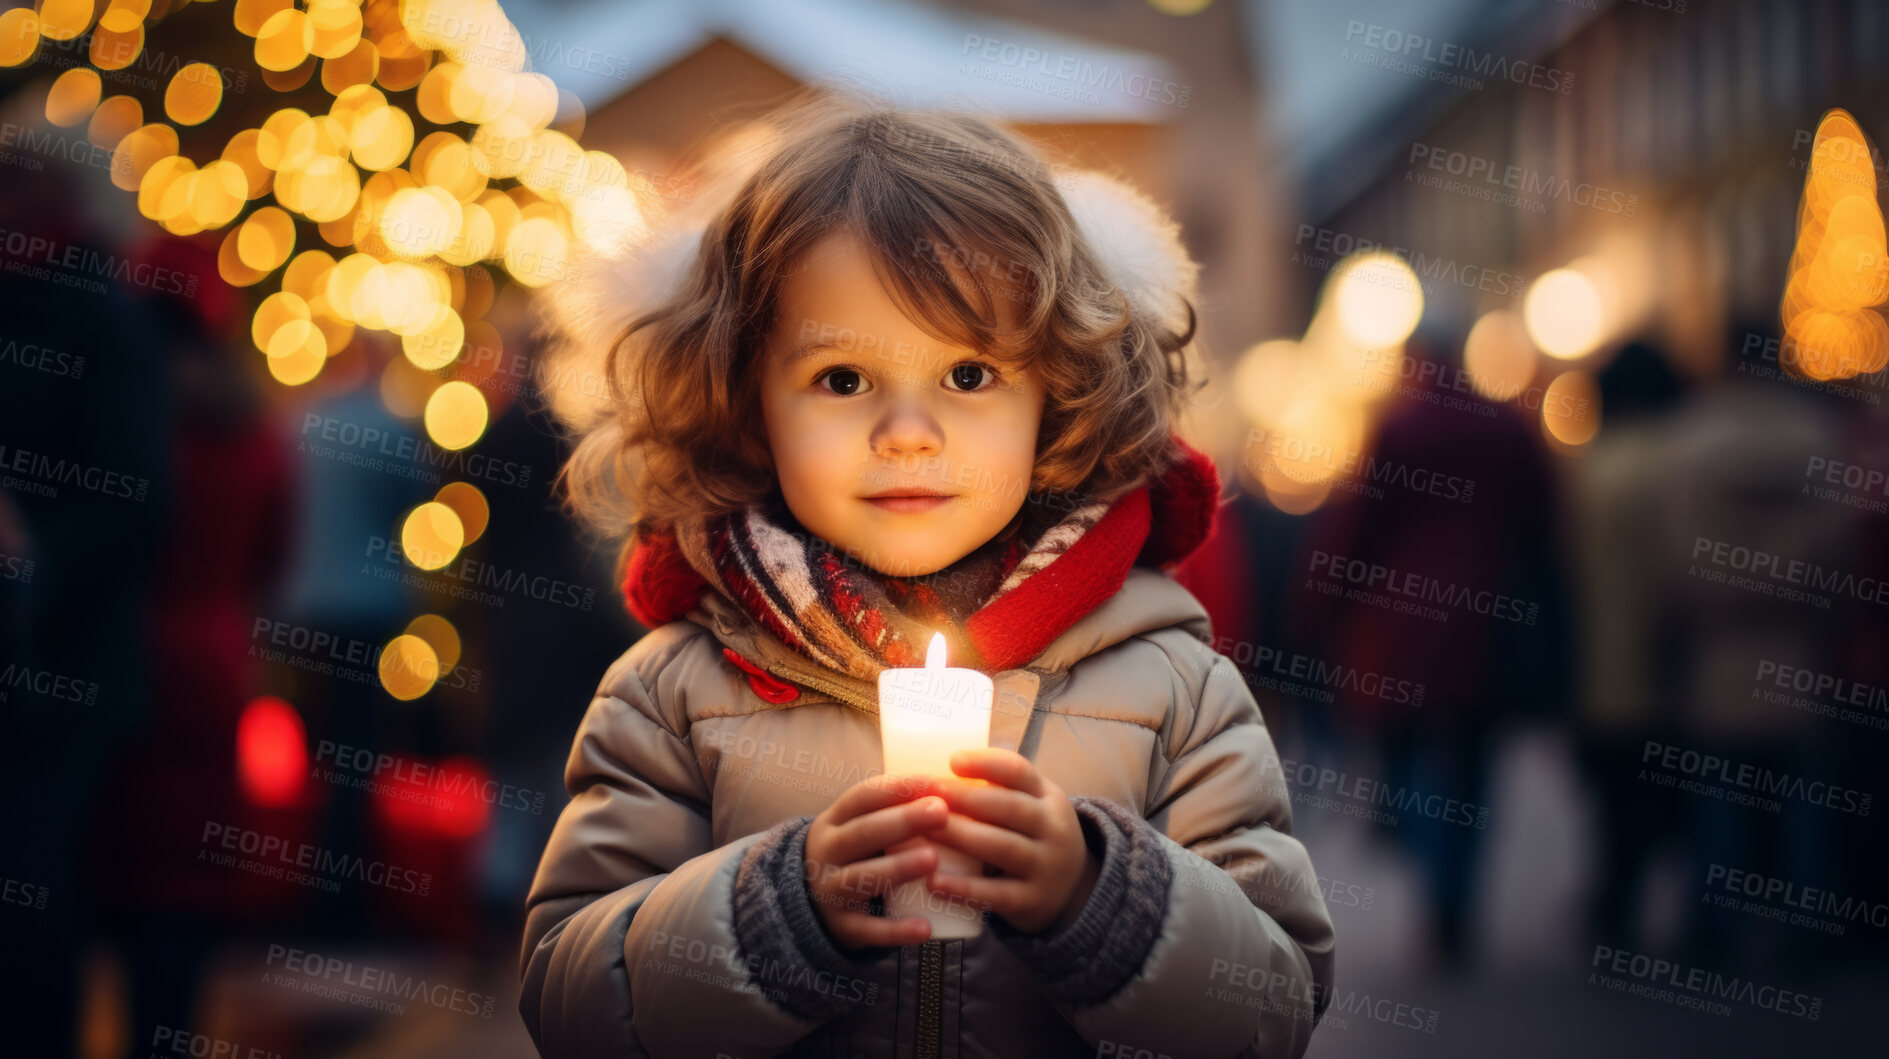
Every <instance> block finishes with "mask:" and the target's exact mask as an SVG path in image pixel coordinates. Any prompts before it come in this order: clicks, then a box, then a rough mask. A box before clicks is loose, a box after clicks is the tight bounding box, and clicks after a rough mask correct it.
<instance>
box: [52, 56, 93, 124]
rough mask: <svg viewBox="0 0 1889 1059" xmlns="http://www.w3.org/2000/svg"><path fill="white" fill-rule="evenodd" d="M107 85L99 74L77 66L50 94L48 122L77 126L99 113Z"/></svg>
mask: <svg viewBox="0 0 1889 1059" xmlns="http://www.w3.org/2000/svg"><path fill="white" fill-rule="evenodd" d="M103 91H104V82H103V81H101V80H100V79H99V76H98V71H97V70H94V69H92V68H91V67H88V66H74V67H73V68H72V69H70V70H67V71H66V72H65V73H62V74H60V75H59V76H58V77H57V78H56V79H54V81H53V83H52V88H51V89H50V90H48V91H47V93H46V120H47V121H50V122H52V123H53V124H54V125H77V124H78V123H79V122H81V121H85V120H87V119H88V118H90V117H91V116H92V113H93V112H94V111H96V110H97V109H98V101H99V96H100V95H101V94H102V93H103Z"/></svg>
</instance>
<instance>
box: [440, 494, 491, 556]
mask: <svg viewBox="0 0 1889 1059" xmlns="http://www.w3.org/2000/svg"><path fill="white" fill-rule="evenodd" d="M433 499H435V500H438V501H439V502H440V503H442V504H445V505H446V506H447V507H450V508H452V509H453V511H454V512H455V513H456V514H458V516H459V523H460V525H462V526H464V527H465V530H466V543H467V544H471V543H472V542H473V541H476V540H478V539H479V537H480V536H482V535H483V534H484V533H485V524H486V522H487V520H489V519H490V518H491V517H492V509H491V507H490V506H489V505H488V504H487V503H486V501H485V494H484V493H481V492H479V487H478V486H476V485H473V484H472V483H471V482H447V483H446V484H445V485H443V486H441V487H440V491H439V494H438V495H437V496H435V497H434V498H433Z"/></svg>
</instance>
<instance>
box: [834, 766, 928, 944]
mask: <svg viewBox="0 0 1889 1059" xmlns="http://www.w3.org/2000/svg"><path fill="white" fill-rule="evenodd" d="M932 786H933V784H932V783H931V781H929V780H927V779H924V778H923V777H917V776H873V777H872V778H870V779H866V780H861V781H860V782H858V783H855V784H853V785H852V786H851V787H848V788H847V789H846V790H845V791H843V792H841V793H840V796H839V797H838V798H836V799H834V801H833V804H832V805H829V806H827V807H826V811H825V812H823V813H821V814H820V815H819V816H816V817H814V819H813V824H812V826H811V827H809V828H808V829H807V855H806V860H807V891H808V893H809V894H811V895H812V897H813V907H814V908H815V909H816V910H817V911H818V912H819V914H820V919H821V921H822V922H824V923H825V924H826V929H827V933H829V934H831V935H833V940H834V941H836V942H838V943H839V944H840V945H841V946H842V947H845V948H849V949H857V948H864V947H866V946H869V945H915V944H917V943H919V942H921V941H924V940H925V939H927V938H929V937H931V924H930V923H928V922H926V921H925V919H924V918H923V917H921V916H898V917H896V918H894V917H887V916H875V915H873V914H872V913H871V911H869V906H870V905H871V902H872V898H873V895H875V894H882V893H885V892H886V891H888V890H890V889H892V888H893V887H895V886H897V885H898V884H900V883H902V882H905V881H907V880H910V879H922V878H924V877H925V875H926V874H927V873H929V872H930V871H931V870H932V869H933V868H935V867H937V866H938V851H937V850H936V849H935V848H933V847H932V846H930V845H924V846H920V847H918V848H916V849H908V850H905V851H903V852H901V853H893V854H887V853H885V850H886V849H887V848H888V847H891V846H896V845H898V844H899V843H901V842H904V841H905V840H906V839H909V838H915V837H917V836H919V835H923V834H925V833H926V832H928V831H931V830H934V829H936V828H938V827H941V826H943V825H944V822H945V817H946V815H947V813H946V810H945V803H944V800H943V799H942V798H934V797H926V795H929V794H930V793H931V788H932Z"/></svg>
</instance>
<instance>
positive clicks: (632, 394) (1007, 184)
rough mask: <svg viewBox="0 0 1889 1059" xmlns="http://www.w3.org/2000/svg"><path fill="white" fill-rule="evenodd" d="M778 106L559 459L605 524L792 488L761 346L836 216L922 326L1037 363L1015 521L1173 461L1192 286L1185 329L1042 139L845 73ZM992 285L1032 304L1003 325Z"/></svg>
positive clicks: (607, 528) (644, 524) (574, 496)
mask: <svg viewBox="0 0 1889 1059" xmlns="http://www.w3.org/2000/svg"><path fill="white" fill-rule="evenodd" d="M771 124H772V126H773V131H774V135H773V137H772V138H771V140H770V141H769V146H768V149H767V153H766V154H765V156H764V157H763V158H762V159H761V160H760V162H759V165H758V167H756V168H755V169H754V171H753V172H752V174H751V175H750V176H748V177H747V179H746V180H745V181H744V182H743V183H741V184H740V185H739V186H738V188H737V189H736V190H735V192H734V194H733V197H732V199H731V200H730V201H729V203H728V204H727V206H726V207H725V208H723V209H721V210H720V211H719V212H718V213H716V214H715V215H714V216H713V217H712V218H711V219H710V220H709V222H708V224H707V228H706V231H705V232H704V234H703V236H702V239H701V243H700V247H699V251H698V252H697V253H695V254H694V257H693V261H692V263H691V264H689V265H688V267H687V271H686V274H685V275H684V276H683V277H682V278H681V282H680V284H679V286H678V287H677V288H676V291H675V293H674V295H673V296H672V297H669V298H667V299H665V300H663V301H662V302H661V304H659V305H656V306H655V307H654V308H653V309H651V310H650V311H647V312H644V313H642V314H640V315H638V316H637V317H636V318H635V319H633V320H632V321H631V322H630V323H629V325H628V327H626V328H625V329H624V330H623V331H622V333H621V334H620V335H618V336H617V337H616V340H615V342H614V343H613V344H612V345H611V346H610V349H609V353H608V358H607V362H606V365H605V367H604V370H603V373H602V377H603V380H604V383H605V384H606V385H607V389H608V395H607V396H608V400H607V401H606V402H604V403H603V404H602V405H601V406H600V411H599V412H598V413H597V414H595V415H594V416H593V417H592V418H591V421H589V422H584V423H574V424H573V425H574V426H576V427H577V428H578V433H579V434H580V437H579V438H578V440H577V444H576V447H575V449H574V451H573V453H572V455H571V458H570V460H569V461H568V462H567V463H566V465H565V467H564V469H563V471H562V473H561V475H560V481H561V484H562V486H563V488H564V491H565V496H566V499H567V501H568V503H569V505H570V506H571V508H572V509H573V510H574V511H575V512H576V513H577V514H578V515H580V516H581V517H583V518H585V519H586V520H587V521H589V522H590V523H591V524H592V525H593V526H595V527H596V528H597V529H599V530H600V531H602V532H603V533H605V534H606V535H607V536H613V537H614V536H620V535H622V534H624V533H625V532H626V531H628V530H632V529H634V530H635V531H637V532H638V533H639V534H640V533H648V532H652V531H660V530H664V529H667V528H669V527H671V526H673V525H674V524H675V523H676V522H678V521H680V520H682V519H685V518H688V517H694V516H710V515H715V514H720V513H724V512H732V511H736V510H739V509H742V508H744V507H747V506H748V505H751V504H754V503H757V502H760V501H764V500H766V499H767V498H768V497H769V495H770V494H771V493H772V492H774V491H776V490H778V488H779V485H778V482H777V481H776V480H775V478H774V476H773V473H772V471H771V461H770V459H769V455H768V449H767V440H766V436H765V433H764V430H763V425H762V420H761V415H760V392H759V391H760V384H759V379H760V377H761V373H760V371H758V370H757V365H756V358H757V357H758V356H760V355H761V351H762V349H763V348H764V346H763V343H764V340H765V338H766V336H767V334H768V332H769V331H770V330H771V328H772V327H773V325H774V322H775V311H776V303H777V300H778V297H779V292H780V290H781V286H782V280H783V277H784V276H785V275H787V274H788V273H789V271H790V270H791V269H792V268H793V267H794V265H795V262H796V259H797V258H798V257H799V256H800V255H801V254H802V253H803V252H804V251H805V250H806V249H807V248H808V247H809V246H811V245H813V243H815V242H816V241H818V240H819V239H820V238H821V237H823V236H825V235H827V234H828V233H831V232H834V231H837V230H842V229H844V230H848V231H850V232H851V233H852V234H853V235H855V236H856V237H858V238H859V239H860V240H861V242H862V243H864V245H865V246H866V247H867V249H868V252H869V253H870V255H871V257H872V259H873V264H874V270H875V272H876V273H877V274H878V275H879V278H880V282H881V283H883V284H884V285H885V288H886V290H887V292H888V293H889V294H890V295H891V296H892V297H893V299H894V300H895V301H896V302H897V303H898V304H899V306H900V308H901V309H902V310H904V311H905V312H906V315H907V316H908V317H909V318H910V319H912V320H913V321H914V322H915V323H918V324H919V325H921V326H922V327H924V329H925V330H926V331H928V332H929V333H931V334H933V335H935V336H937V337H939V338H940V339H943V340H947V341H950V342H953V343H956V344H959V345H963V346H966V347H969V348H975V349H978V350H980V351H982V352H985V353H987V354H989V355H991V356H993V357H998V358H1002V359H1005V360H1008V361H1014V362H1021V363H1025V364H1033V365H1034V366H1035V367H1036V368H1038V369H1039V370H1040V372H1041V378H1042V379H1043V382H1044V384H1045V388H1046V391H1047V392H1046V398H1045V401H1044V406H1043V421H1042V424H1041V427H1040V428H1039V430H1038V435H1037V451H1036V457H1035V464H1034V469H1033V472H1032V475H1031V481H1030V492H1031V497H1030V500H1029V502H1027V503H1026V504H1025V505H1024V507H1025V511H1021V512H1019V515H1018V519H1016V520H1013V521H1012V523H1011V525H1010V526H1009V527H1007V528H1006V529H1005V530H1004V531H1003V533H1002V534H1000V536H1006V535H1008V534H1010V533H1012V532H1015V531H1016V529H1017V527H1018V525H1019V524H1020V523H1021V522H1022V520H1023V519H1024V518H1025V516H1026V514H1030V513H1032V509H1033V508H1034V509H1037V510H1035V512H1034V513H1035V514H1036V515H1037V516H1038V517H1039V518H1041V514H1042V511H1041V509H1042V507H1043V503H1044V501H1043V499H1042V498H1046V497H1047V498H1054V497H1061V498H1062V500H1061V502H1060V503H1059V504H1057V505H1056V506H1058V507H1060V509H1061V510H1064V511H1066V510H1068V509H1069V507H1070V506H1071V505H1070V502H1069V499H1068V498H1070V497H1072V496H1074V497H1080V498H1082V499H1083V500H1084V501H1103V502H1106V501H1109V500H1112V499H1114V498H1116V497H1118V496H1120V495H1122V494H1124V493H1127V492H1129V491H1131V490H1133V489H1135V488H1136V487H1138V486H1140V485H1142V484H1144V483H1146V482H1148V481H1151V480H1153V479H1154V478H1156V477H1158V476H1159V475H1160V474H1161V473H1162V472H1163V471H1165V470H1166V469H1167V467H1168V466H1169V465H1170V464H1171V463H1172V462H1173V460H1174V459H1175V450H1174V448H1173V447H1172V445H1171V442H1170V440H1169V439H1170V434H1171V431H1172V429H1173V424H1174V421H1175V420H1176V419H1177V417H1178V416H1179V414H1180V412H1181V411H1182V407H1183V403H1184V401H1185V398H1186V396H1187V395H1188V394H1189V393H1190V392H1191V389H1193V388H1196V387H1190V384H1189V379H1188V368H1187V361H1186V351H1187V349H1188V346H1189V344H1190V343H1191V342H1192V341H1193V338H1194V331H1195V315H1194V308H1193V306H1192V305H1191V304H1187V305H1186V310H1187V312H1186V317H1187V323H1186V326H1185V328H1184V329H1183V330H1181V331H1179V332H1176V331H1173V330H1171V329H1169V328H1167V327H1164V326H1162V325H1161V323H1160V322H1158V321H1155V320H1150V319H1145V318H1143V317H1142V316H1141V315H1139V314H1135V313H1131V311H1130V304H1129V300H1128V298H1127V296H1126V294H1125V293H1124V292H1123V291H1122V290H1121V288H1120V287H1118V286H1117V285H1116V284H1115V283H1114V282H1113V281H1111V280H1110V279H1109V278H1108V276H1107V275H1106V274H1105V272H1104V269H1103V266H1102V265H1101V263H1100V261H1099V260H1098V258H1097V257H1096V255H1095V253H1094V251H1093V250H1092V249H1091V248H1090V247H1089V246H1088V245H1087V244H1086V243H1085V241H1084V239H1083V238H1082V235H1081V232H1080V230H1079V228H1078V226H1077V224H1076V222H1075V220H1074V218H1073V217H1072V215H1071V213H1070V210H1069V207H1068V205H1067V204H1066V203H1065V201H1064V199H1063V197H1062V195H1061V193H1060V192H1059V191H1058V190H1057V186H1056V183H1055V180H1054V174H1053V173H1052V172H1051V170H1050V168H1049V166H1048V165H1047V164H1046V163H1045V162H1044V161H1043V160H1042V159H1041V158H1040V157H1039V156H1038V154H1037V153H1036V152H1035V150H1034V149H1033V148H1032V147H1031V146H1030V145H1029V144H1028V143H1027V142H1025V141H1024V140H1023V139H1022V138H1021V137H1019V136H1017V135H1015V134H1013V133H1011V132H1009V131H1007V130H1005V129H1003V128H1001V127H999V126H998V125H997V124H996V123H994V122H993V121H990V120H987V119H985V118H983V117H980V116H977V115H974V114H969V113H963V112H932V111H912V110H906V109H901V108H898V107H895V106H891V105H887V104H885V103H883V102H879V101H875V100H871V99H866V98H862V97H860V96H857V95H851V94H846V93H839V92H833V91H818V92H813V91H809V92H807V93H805V94H803V95H802V96H801V97H800V98H798V99H796V100H794V101H793V102H792V103H791V104H790V105H789V106H787V107H786V108H783V110H782V111H780V112H777V113H776V115H775V116H774V118H773V120H772V123H771ZM998 297H1004V298H1010V299H1012V300H1014V301H1015V302H1016V303H1017V306H1018V311H1017V314H1016V318H1017V320H1018V326H1017V327H1016V328H1014V329H1013V330H1012V331H1010V332H1008V333H1006V332H1004V331H1002V330H1001V329H1000V328H999V326H998V323H997V321H998V320H999V319H1000V316H999V314H997V313H996V312H995V311H994V309H993V307H994V305H995V302H994V301H993V299H994V298H998ZM1202 385H1204V384H1202ZM548 389H549V387H547V391H548ZM1047 521H1053V519H1049V520H1047Z"/></svg>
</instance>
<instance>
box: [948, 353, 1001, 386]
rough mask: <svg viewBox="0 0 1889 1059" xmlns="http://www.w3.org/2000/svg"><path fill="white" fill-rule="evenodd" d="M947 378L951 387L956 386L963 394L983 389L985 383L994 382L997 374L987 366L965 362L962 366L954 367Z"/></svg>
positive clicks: (974, 362)
mask: <svg viewBox="0 0 1889 1059" xmlns="http://www.w3.org/2000/svg"><path fill="white" fill-rule="evenodd" d="M947 377H948V378H949V379H950V380H951V383H952V385H954V386H957V387H958V388H959V389H960V390H962V391H963V392H964V393H971V392H974V391H976V390H979V389H981V388H983V386H984V384H985V383H987V382H995V381H996V379H997V373H996V372H995V371H994V370H992V369H991V368H990V367H989V366H988V365H985V364H979V363H977V362H976V361H974V360H967V361H965V362H964V363H962V364H958V365H954V366H953V367H952V369H951V374H950V375H949V376H947Z"/></svg>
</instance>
